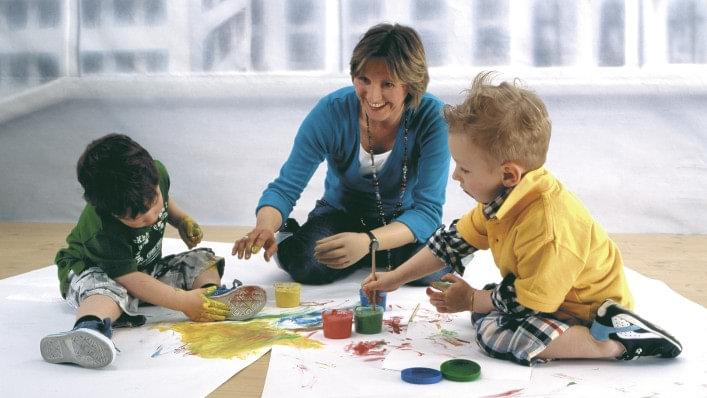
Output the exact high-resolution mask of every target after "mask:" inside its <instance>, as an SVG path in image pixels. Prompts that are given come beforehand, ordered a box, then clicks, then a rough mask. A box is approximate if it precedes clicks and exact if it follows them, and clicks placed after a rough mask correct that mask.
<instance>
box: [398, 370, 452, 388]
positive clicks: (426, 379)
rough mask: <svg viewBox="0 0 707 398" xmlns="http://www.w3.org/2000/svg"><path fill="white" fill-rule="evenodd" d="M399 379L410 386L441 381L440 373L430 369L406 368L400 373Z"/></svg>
mask: <svg viewBox="0 0 707 398" xmlns="http://www.w3.org/2000/svg"><path fill="white" fill-rule="evenodd" d="M400 378H402V379H403V381H406V382H408V383H412V384H434V383H439V382H440V381H441V380H442V373H440V371H439V370H437V369H432V368H407V369H403V371H402V372H400Z"/></svg>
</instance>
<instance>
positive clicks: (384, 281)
mask: <svg viewBox="0 0 707 398" xmlns="http://www.w3.org/2000/svg"><path fill="white" fill-rule="evenodd" d="M400 285H402V283H400V281H399V280H398V275H397V272H396V271H389V272H376V276H375V278H374V277H373V274H370V275H368V277H367V278H366V279H364V280H363V282H361V288H362V289H363V291H364V292H365V293H366V295H367V296H368V297H369V298H370V297H371V296H372V295H373V292H376V291H382V292H392V291H393V290H396V289H397V288H399V287H400Z"/></svg>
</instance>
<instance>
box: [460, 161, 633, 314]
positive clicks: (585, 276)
mask: <svg viewBox="0 0 707 398" xmlns="http://www.w3.org/2000/svg"><path fill="white" fill-rule="evenodd" d="M457 229H458V231H459V233H460V234H461V236H462V237H463V238H464V240H466V241H467V242H468V243H469V244H470V245H472V246H474V247H476V248H477V249H480V250H485V249H489V248H490V249H491V253H492V254H493V258H494V261H495V263H496V266H497V267H498V268H499V270H500V271H501V275H502V276H503V277H505V276H506V275H508V274H509V273H512V274H514V275H515V276H516V280H515V289H516V296H517V300H518V302H519V303H520V304H521V305H523V306H524V307H526V308H530V309H533V310H535V311H540V312H547V313H554V315H555V316H557V317H558V318H559V319H563V320H569V319H571V318H579V319H581V320H583V321H587V322H588V321H590V320H592V319H593V318H594V316H595V314H596V311H597V308H598V307H599V306H600V305H601V303H602V302H603V301H604V300H605V299H607V298H611V299H613V300H615V301H616V302H618V303H620V304H621V305H623V306H624V307H626V308H633V297H632V296H631V292H630V291H629V288H628V284H627V281H626V275H625V274H624V271H623V261H622V259H621V253H620V252H619V249H618V248H617V247H616V244H614V242H613V241H612V240H611V239H610V238H609V236H608V235H607V233H606V232H605V231H604V229H603V228H602V227H601V226H600V225H599V224H598V223H597V222H596V221H594V219H593V218H592V216H591V214H589V211H588V210H587V209H586V208H585V207H584V205H582V203H581V202H580V201H579V199H577V198H576V197H575V196H574V195H573V194H572V193H570V192H568V191H567V190H566V189H565V188H564V187H563V186H562V184H561V183H560V182H559V181H558V180H557V179H555V177H553V176H552V175H551V174H550V173H549V172H548V171H547V170H546V169H545V168H539V169H537V170H533V171H531V172H528V173H527V174H526V175H525V176H523V179H522V180H521V182H520V183H519V184H518V185H517V186H516V187H515V188H514V189H513V191H511V193H510V194H509V195H508V197H507V198H506V200H505V202H504V203H503V204H502V205H501V208H500V209H499V211H498V212H497V214H496V217H495V218H492V219H490V220H487V219H486V218H485V217H484V214H483V204H481V203H479V204H478V205H477V206H476V207H475V208H474V209H472V210H471V211H470V212H469V213H467V214H465V215H464V216H463V217H462V218H461V219H460V220H459V222H458V223H457Z"/></svg>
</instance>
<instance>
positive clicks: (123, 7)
mask: <svg viewBox="0 0 707 398" xmlns="http://www.w3.org/2000/svg"><path fill="white" fill-rule="evenodd" d="M113 12H114V13H115V14H114V16H115V22H116V23H118V24H119V25H133V24H135V0H113Z"/></svg>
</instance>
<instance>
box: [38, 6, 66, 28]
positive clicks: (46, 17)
mask: <svg viewBox="0 0 707 398" xmlns="http://www.w3.org/2000/svg"><path fill="white" fill-rule="evenodd" d="M37 11H38V14H39V26H40V27H43V28H51V27H54V26H57V25H58V24H59V21H60V20H61V9H60V8H59V0H40V1H39V3H37Z"/></svg>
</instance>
